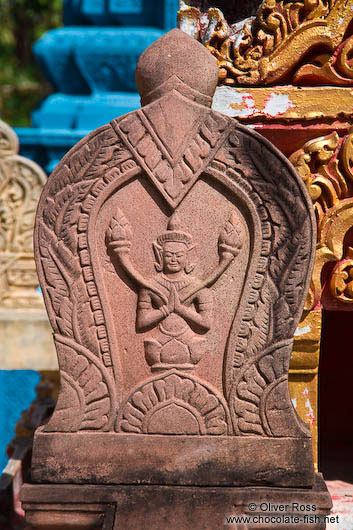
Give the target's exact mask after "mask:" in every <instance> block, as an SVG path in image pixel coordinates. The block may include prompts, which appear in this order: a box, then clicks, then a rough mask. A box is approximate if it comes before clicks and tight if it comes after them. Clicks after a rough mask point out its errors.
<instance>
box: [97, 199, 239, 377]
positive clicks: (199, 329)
mask: <svg viewBox="0 0 353 530" xmlns="http://www.w3.org/2000/svg"><path fill="white" fill-rule="evenodd" d="M131 237H132V232H131V227H130V225H129V223H128V221H127V220H126V218H125V217H124V215H123V214H122V212H121V211H120V210H119V212H118V215H117V216H116V217H114V218H113V219H112V222H111V224H110V227H109V229H108V231H107V243H108V246H109V247H110V248H111V249H112V250H113V252H114V253H115V254H116V256H117V258H118V260H119V263H120V265H121V266H122V267H123V268H124V269H125V271H126V272H127V273H128V274H129V276H130V277H131V278H132V279H133V280H134V282H135V283H137V285H138V286H139V291H138V302H137V311H136V331H137V332H138V333H146V332H150V331H152V330H155V331H153V336H148V338H146V339H145V340H144V347H145V357H146V361H147V363H148V364H149V366H150V367H151V370H152V371H164V370H170V369H172V368H174V369H179V370H192V369H193V368H194V366H195V365H196V364H197V363H198V362H199V361H200V359H201V358H202V356H203V353H204V346H205V342H206V340H207V339H206V337H204V335H206V334H207V332H208V331H209V330H210V329H211V326H212V313H213V297H212V292H211V290H210V287H211V286H212V285H213V284H214V283H215V282H216V281H217V280H218V279H219V278H220V277H221V276H222V274H223V273H224V272H225V270H226V269H227V268H228V267H229V265H230V264H231V262H232V261H233V259H234V258H235V256H236V255H237V254H238V252H239V250H240V249H241V247H242V233H241V228H240V222H239V219H238V218H237V214H236V213H235V212H232V214H231V217H230V219H229V221H227V222H226V224H225V226H224V228H223V230H222V232H221V234H220V236H219V239H218V252H219V266H218V268H217V269H216V270H215V271H214V272H213V273H212V274H211V275H210V277H208V278H207V279H205V280H201V279H200V278H198V277H196V276H195V274H193V272H194V264H192V263H191V262H190V252H191V251H192V250H193V249H194V247H195V245H194V242H193V239H192V236H191V235H190V234H189V233H187V232H186V231H184V229H183V228H182V225H181V220H180V217H179V214H178V213H177V212H176V213H174V214H173V215H172V217H171V218H170V219H169V221H168V226H167V230H166V231H164V232H162V233H161V234H160V235H159V236H158V237H157V240H156V241H154V242H153V251H154V255H155V258H156V261H155V264H154V265H155V269H156V271H157V274H156V275H155V276H154V277H152V278H149V279H148V280H146V279H144V278H142V276H141V275H140V274H139V273H138V272H137V271H136V270H135V268H134V266H133V264H132V263H131V261H130V258H129V257H128V255H129V251H130V247H131V241H130V239H131Z"/></svg>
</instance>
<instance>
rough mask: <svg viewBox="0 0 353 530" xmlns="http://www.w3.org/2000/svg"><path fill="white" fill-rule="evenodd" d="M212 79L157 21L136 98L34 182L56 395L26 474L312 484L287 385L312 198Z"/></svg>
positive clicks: (305, 441) (62, 479)
mask: <svg viewBox="0 0 353 530" xmlns="http://www.w3.org/2000/svg"><path fill="white" fill-rule="evenodd" d="M217 79H218V70H217V63H216V60H215V59H214V58H213V57H212V56H211V55H210V54H209V52H208V51H207V50H206V49H205V48H204V47H202V46H201V45H200V44H199V43H198V42H196V41H194V40H193V39H191V38H190V37H189V36H187V35H185V34H184V33H183V32H181V31H179V30H173V31H171V32H169V33H168V34H166V35H165V36H163V37H162V38H161V39H159V40H158V41H157V42H156V43H154V44H153V45H152V46H151V47H150V48H148V49H147V50H146V51H145V52H144V53H143V55H142V56H141V58H140V61H139V64H138V67H137V72H136V80H137V85H138V88H139V91H140V94H141V101H142V105H143V107H142V109H140V110H138V111H135V112H132V113H130V114H128V115H126V116H122V117H120V118H117V119H116V120H113V121H112V122H111V123H110V124H108V125H106V126H104V127H102V128H100V129H98V130H97V131H95V132H93V133H92V134H91V135H89V136H88V137H87V138H85V139H84V140H82V141H81V142H80V143H79V144H78V145H77V146H76V147H74V148H73V149H72V150H71V151H70V152H69V153H68V155H67V156H66V157H65V158H64V159H63V160H62V162H61V164H60V165H59V166H58V168H57V169H56V170H55V171H54V173H53V174H52V176H51V177H50V179H49V181H48V184H47V185H46V187H45V190H44V192H43V194H42V197H41V199H40V203H39V208H38V213H37V220H36V227H35V255H36V260H37V266H38V273H39V278H40V282H41V286H42V290H43V293H44V298H45V304H46V308H47V311H48V315H49V319H50V322H51V325H52V327H53V330H54V340H55V344H56V348H57V353H58V359H59V364H60V372H61V392H60V395H59V400H58V403H57V407H56V409H55V412H54V414H53V416H52V418H51V420H50V421H49V423H48V424H47V425H46V426H45V427H44V428H41V429H39V431H37V434H36V439H35V443H34V450H33V462H32V480H33V481H34V482H37V483H40V482H45V483H54V484H58V483H64V484H68V483H71V484H99V485H102V484H125V485H127V484H130V485H139V486H136V487H141V485H145V486H148V485H153V484H154V485H167V486H172V485H177V486H215V487H216V486H232V487H233V486H249V485H257V486H264V485H265V486H283V487H286V486H290V487H299V488H309V490H310V488H313V485H314V470H313V461H312V449H311V438H310V432H309V429H308V427H307V426H306V425H305V424H304V423H303V422H302V421H301V420H300V419H299V418H298V416H297V414H296V412H295V410H294V408H293V406H292V403H291V401H290V398H289V393H288V380H287V378H288V366H289V359H290V352H291V348H292V343H293V334H294V331H295V329H296V327H297V324H298V321H299V318H300V315H301V312H302V309H303V305H304V300H305V296H306V292H307V290H308V287H309V281H310V276H311V271H312V263H313V245H314V242H315V234H314V217H313V208H312V205H311V201H310V198H309V196H308V194H307V191H306V189H305V186H304V185H303V183H302V180H301V178H300V177H299V176H298V175H297V173H296V172H295V171H294V169H293V168H292V166H291V165H290V163H289V162H288V161H287V160H286V159H285V158H284V157H283V156H282V155H280V154H279V152H278V151H276V149H275V148H273V147H272V146H271V145H270V144H269V142H267V141H266V140H264V139H263V138H262V137H260V136H259V135H257V134H256V133H254V132H253V131H252V130H250V129H248V128H246V127H244V126H241V125H238V124H237V123H235V122H234V121H233V120H231V119H230V118H227V117H225V116H222V115H221V114H218V113H217V112H214V111H212V110H211V109H210V105H211V102H212V96H213V93H214V90H215V87H216V84H217ZM119 491H120V490H119ZM224 513H225V512H224ZM224 513H223V515H224ZM107 528H108V526H107ZM109 528H110V527H109ZM155 528H157V526H156V527H155ZM180 528H184V526H180Z"/></svg>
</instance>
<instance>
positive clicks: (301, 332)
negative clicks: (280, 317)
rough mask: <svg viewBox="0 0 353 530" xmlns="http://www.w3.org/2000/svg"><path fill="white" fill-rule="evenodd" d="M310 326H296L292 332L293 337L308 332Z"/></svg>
mask: <svg viewBox="0 0 353 530" xmlns="http://www.w3.org/2000/svg"><path fill="white" fill-rule="evenodd" d="M310 331H311V327H310V326H304V327H303V328H297V329H296V330H295V332H294V336H295V337H300V336H301V335H306V334H307V333H310Z"/></svg>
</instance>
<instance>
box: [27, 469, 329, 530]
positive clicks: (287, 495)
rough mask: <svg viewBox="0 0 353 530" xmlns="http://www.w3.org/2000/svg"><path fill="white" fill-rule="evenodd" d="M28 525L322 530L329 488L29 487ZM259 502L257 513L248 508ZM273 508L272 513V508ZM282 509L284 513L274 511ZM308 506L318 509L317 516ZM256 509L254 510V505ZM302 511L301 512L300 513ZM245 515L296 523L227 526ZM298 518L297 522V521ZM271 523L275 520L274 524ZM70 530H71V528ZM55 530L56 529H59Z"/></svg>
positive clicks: (132, 529)
mask: <svg viewBox="0 0 353 530" xmlns="http://www.w3.org/2000/svg"><path fill="white" fill-rule="evenodd" d="M22 500H23V506H24V508H25V510H26V513H27V521H28V523H30V524H31V525H33V527H34V529H35V530H36V529H45V530H48V528H54V524H53V523H55V522H56V524H58V523H60V526H59V527H60V528H84V529H98V528H99V529H100V528H101V529H103V530H108V529H109V530H111V529H112V528H113V524H114V523H113V521H115V526H114V528H124V529H125V528H126V529H129V530H141V529H142V528H151V529H157V530H164V529H165V528H170V529H171V530H190V529H193V530H194V529H195V530H215V529H217V530H218V529H220V528H237V529H241V530H252V529H256V528H276V527H277V528H281V529H283V528H285V529H286V530H297V529H298V528H308V529H310V530H313V529H315V530H321V529H324V528H325V523H324V522H320V519H321V518H322V519H323V516H325V515H327V514H328V513H329V510H330V508H331V502H330V498H329V496H327V490H326V486H325V483H324V481H323V479H322V477H321V476H320V475H317V476H316V480H315V485H314V488H313V489H312V490H309V491H308V490H305V489H298V488H286V489H284V488H264V487H258V488H250V487H247V488H246V487H243V488H226V487H223V488H220V487H218V488H217V487H216V488H215V487H198V488H195V487H171V486H72V485H71V486H68V485H65V486H64V485H49V486H48V485H46V484H45V485H26V486H25V487H24V489H23V490H22ZM251 503H255V504H256V505H257V508H256V510H255V511H251V510H250V509H249V505H250V504H251ZM270 504H271V505H272V508H271V506H270ZM276 505H277V507H278V506H283V511H282V510H280V509H279V508H278V510H277V511H276V510H275V509H274V508H273V506H276ZM304 506H310V508H311V507H312V506H315V511H313V510H312V509H307V510H305V509H304V511H303V507H304ZM252 507H253V506H252ZM299 507H301V509H299ZM242 514H245V515H247V516H248V517H249V516H252V517H259V516H260V517H262V518H263V519H265V517H272V518H278V517H280V518H281V521H285V517H292V521H293V523H292V524H290V523H287V524H285V523H282V524H279V522H278V519H277V523H276V522H275V523H274V524H271V523H269V524H263V525H259V524H258V523H256V521H260V519H255V520H254V523H255V524H251V523H248V524H245V523H243V524H238V525H236V524H235V523H233V524H231V525H230V524H229V523H228V524H227V523H226V517H227V516H228V517H229V516H239V515H242ZM304 516H308V517H313V516H314V517H315V516H316V517H317V522H316V523H312V524H310V523H309V522H308V521H309V519H308V520H306V521H307V522H306V523H305V524H303V521H304ZM295 517H297V518H298V519H299V522H298V521H297V522H294V521H295V519H294V518H295ZM272 520H273V519H272ZM70 525H71V526H70ZM55 528H56V527H55Z"/></svg>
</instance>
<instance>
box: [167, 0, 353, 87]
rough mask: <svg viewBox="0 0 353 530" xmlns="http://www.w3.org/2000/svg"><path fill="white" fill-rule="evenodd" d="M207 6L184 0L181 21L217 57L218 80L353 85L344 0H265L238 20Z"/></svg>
mask: <svg viewBox="0 0 353 530" xmlns="http://www.w3.org/2000/svg"><path fill="white" fill-rule="evenodd" d="M200 4H201V5H200ZM202 4H203V3H201V2H191V1H190V2H188V1H186V2H185V1H181V2H180V10H179V13H178V24H179V27H180V28H181V29H183V30H184V31H185V32H186V33H188V34H190V35H191V36H193V37H194V38H196V39H198V40H200V41H201V42H202V43H203V44H204V45H205V46H206V47H207V48H208V49H209V50H210V52H211V53H212V54H213V55H214V56H215V57H216V58H217V60H218V66H219V84H225V85H229V86H259V85H262V86H263V85H274V84H288V83H290V84H294V85H311V86H313V85H321V84H325V85H327V84H328V85H336V86H352V85H353V69H352V50H353V38H352V30H351V26H352V24H351V22H352V18H353V13H352V10H351V9H349V7H347V2H346V1H345V0H315V1H309V0H300V1H294V0H289V1H288V0H280V1H276V0H264V1H263V2H262V3H261V5H260V7H259V9H258V11H257V13H256V16H255V17H249V18H248V19H245V20H244V21H242V22H238V23H235V24H228V22H227V20H226V19H225V17H224V15H223V13H222V11H221V10H220V9H218V8H217V7H211V8H209V9H207V8H203V7H202ZM214 4H217V3H216V2H215V3H214ZM196 5H197V6H198V7H195V6H196Z"/></svg>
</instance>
